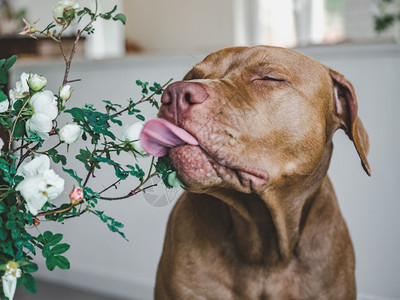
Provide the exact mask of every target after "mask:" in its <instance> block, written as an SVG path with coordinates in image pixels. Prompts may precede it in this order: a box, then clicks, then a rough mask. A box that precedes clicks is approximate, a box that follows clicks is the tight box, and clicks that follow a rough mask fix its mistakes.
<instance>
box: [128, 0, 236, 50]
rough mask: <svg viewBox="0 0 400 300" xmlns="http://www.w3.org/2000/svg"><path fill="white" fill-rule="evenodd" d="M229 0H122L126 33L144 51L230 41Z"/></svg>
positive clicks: (218, 45) (206, 46) (197, 47)
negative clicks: (125, 17)
mask: <svg viewBox="0 0 400 300" xmlns="http://www.w3.org/2000/svg"><path fill="white" fill-rule="evenodd" d="M232 2H233V1H232V0H218V1H215V0H202V1H198V0H168V1H160V0H124V8H125V14H126V16H127V24H126V36H127V38H129V39H131V40H133V41H137V42H138V43H139V44H140V45H141V46H142V47H143V48H144V49H145V50H148V51H179V52H182V53H185V51H193V50H195V51H199V50H207V51H209V50H210V49H218V48H222V47H226V46H229V45H232V44H233V42H234V37H233V3H232Z"/></svg>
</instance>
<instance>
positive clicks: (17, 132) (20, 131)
mask: <svg viewBox="0 0 400 300" xmlns="http://www.w3.org/2000/svg"><path fill="white" fill-rule="evenodd" d="M24 134H25V121H24V120H23V119H18V121H17V124H16V125H15V129H14V138H21V137H23V136H24Z"/></svg>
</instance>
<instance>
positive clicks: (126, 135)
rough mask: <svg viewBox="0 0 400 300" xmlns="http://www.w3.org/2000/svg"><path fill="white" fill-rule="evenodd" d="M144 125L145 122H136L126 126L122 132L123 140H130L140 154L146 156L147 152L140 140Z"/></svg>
mask: <svg viewBox="0 0 400 300" xmlns="http://www.w3.org/2000/svg"><path fill="white" fill-rule="evenodd" d="M143 126H144V122H136V123H134V124H131V125H129V126H127V127H125V128H124V130H123V132H122V140H123V141H125V142H128V143H129V144H130V145H131V146H132V147H133V148H134V149H135V150H136V151H137V152H139V154H141V155H143V156H145V155H147V153H146V151H144V150H143V148H142V145H141V144H140V140H139V137H140V132H141V131H142V129H143Z"/></svg>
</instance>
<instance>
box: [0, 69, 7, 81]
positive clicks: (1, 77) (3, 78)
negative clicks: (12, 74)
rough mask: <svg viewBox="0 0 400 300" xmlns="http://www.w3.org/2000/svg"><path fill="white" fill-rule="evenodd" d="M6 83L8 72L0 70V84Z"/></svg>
mask: <svg viewBox="0 0 400 300" xmlns="http://www.w3.org/2000/svg"><path fill="white" fill-rule="evenodd" d="M7 82H8V72H7V71H6V70H0V84H6V83H7Z"/></svg>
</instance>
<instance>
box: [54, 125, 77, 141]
mask: <svg viewBox="0 0 400 300" xmlns="http://www.w3.org/2000/svg"><path fill="white" fill-rule="evenodd" d="M82 134H83V130H82V128H81V126H79V125H77V124H67V125H65V126H64V127H63V128H61V129H60V131H59V132H58V138H59V139H60V142H63V143H66V144H68V145H69V144H72V143H75V142H76V141H77V140H78V139H79V138H80V137H81V136H82Z"/></svg>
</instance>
